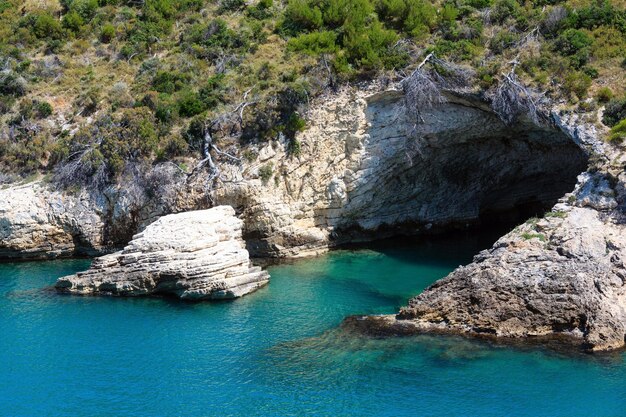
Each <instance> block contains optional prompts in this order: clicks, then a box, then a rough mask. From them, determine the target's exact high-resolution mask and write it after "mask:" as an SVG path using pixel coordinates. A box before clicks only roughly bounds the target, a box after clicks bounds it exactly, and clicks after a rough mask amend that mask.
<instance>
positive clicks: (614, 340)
mask: <svg viewBox="0 0 626 417" xmlns="http://www.w3.org/2000/svg"><path fill="white" fill-rule="evenodd" d="M609 214H610V213H607V212H602V211H601V210H597V209H595V208H591V207H571V206H568V205H566V204H559V205H557V207H555V210H554V211H553V212H551V213H549V215H548V216H546V218H544V219H540V220H537V219H533V220H531V221H529V222H527V223H526V224H524V225H522V226H519V227H518V228H516V229H515V230H513V231H512V232H510V233H509V234H507V235H505V236H504V237H502V238H501V239H499V240H498V241H497V242H496V243H495V244H494V245H493V247H492V248H491V249H489V250H486V251H483V252H481V253H480V254H478V255H477V256H476V257H475V258H474V262H472V263H471V264H469V265H467V266H463V267H459V268H457V269H456V270H455V271H454V272H452V273H451V274H450V275H448V276H447V277H446V278H444V279H442V280H439V281H437V282H435V283H434V284H433V285H431V286H430V287H429V288H427V289H426V290H424V292H423V293H421V294H420V295H418V296H416V297H415V298H413V299H411V300H410V301H409V304H408V306H406V307H404V308H402V309H401V310H400V312H399V314H397V315H385V316H353V317H349V318H347V319H346V320H345V321H344V323H343V326H344V327H345V328H348V329H355V330H357V331H360V332H363V333H366V334H369V335H372V336H381V337H382V336H402V335H411V334H416V333H452V334H460V335H468V336H478V337H482V338H488V339H495V340H498V341H504V342H506V341H508V342H510V343H514V344H517V343H520V342H524V343H535V342H537V343H541V344H550V342H552V341H558V342H559V343H560V344H563V345H565V344H571V345H573V346H576V347H578V348H580V349H582V350H585V351H605V350H612V349H618V348H623V347H624V338H625V335H626V267H625V264H624V261H625V260H626V227H624V225H623V224H621V221H619V222H616V221H614V220H612V218H611V216H610V215H609Z"/></svg>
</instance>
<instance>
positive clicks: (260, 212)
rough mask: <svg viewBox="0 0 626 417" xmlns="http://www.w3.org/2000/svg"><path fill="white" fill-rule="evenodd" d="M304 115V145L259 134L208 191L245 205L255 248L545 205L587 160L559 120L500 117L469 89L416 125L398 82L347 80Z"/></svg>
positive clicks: (260, 251)
mask: <svg viewBox="0 0 626 417" xmlns="http://www.w3.org/2000/svg"><path fill="white" fill-rule="evenodd" d="M309 116H310V123H311V126H310V127H309V128H308V129H307V131H305V132H304V133H303V134H302V135H301V136H300V137H299V139H300V140H301V143H302V156H300V157H290V156H289V155H287V153H286V146H285V144H282V143H279V142H275V143H270V144H267V145H265V147H262V148H260V149H259V152H258V153H259V156H258V159H257V161H256V162H255V163H252V164H249V165H246V166H245V167H244V169H243V171H240V170H238V169H233V170H231V171H229V172H228V180H227V181H226V182H225V183H224V184H223V186H222V187H220V188H219V189H217V190H216V191H215V192H214V199H215V200H216V201H218V202H219V203H221V204H230V205H233V206H234V207H237V208H238V210H239V211H240V212H241V213H242V218H243V219H244V221H245V228H244V236H245V237H246V240H247V241H248V247H249V249H250V250H251V252H252V253H253V254H255V255H263V256H265V255H273V256H295V255H301V254H308V253H311V252H316V251H319V250H323V249H324V248H326V247H328V246H329V245H330V246H332V245H336V244H341V243H344V242H347V241H354V240H362V239H372V238H380V237H382V236H385V235H387V236H391V235H394V234H398V233H402V234H414V233H421V232H431V231H434V230H439V229H444V228H449V227H464V226H465V225H467V224H470V223H475V222H477V221H479V220H480V219H481V218H483V217H485V216H493V215H494V214H496V215H497V214H498V213H503V212H507V211H510V210H511V209H515V208H517V209H521V210H524V209H525V208H526V209H528V208H531V207H532V206H536V205H539V206H544V207H550V206H551V205H552V204H554V203H555V202H556V200H557V199H558V198H559V197H561V196H562V195H563V194H564V193H565V192H567V191H571V188H572V187H573V184H574V183H575V177H576V175H577V174H579V173H580V172H582V171H584V170H585V167H586V159H587V156H586V153H585V152H584V151H583V149H582V148H581V147H580V146H578V145H577V144H576V143H575V142H574V141H573V140H572V139H571V137H570V136H569V135H568V134H567V133H565V132H564V131H563V130H561V129H559V128H558V127H556V126H537V125H534V124H532V123H530V122H524V121H521V122H519V123H517V124H515V125H513V126H506V125H504V124H503V123H502V122H501V121H500V120H499V119H498V118H497V117H496V115H495V114H493V112H492V111H490V109H489V108H488V107H487V106H486V105H485V104H484V103H482V102H481V101H480V100H479V99H478V98H477V97H472V96H459V95H449V96H448V98H447V101H446V102H445V103H442V104H440V105H437V106H435V107H433V108H430V109H425V110H423V111H422V112H421V116H422V119H423V123H419V124H417V125H414V124H412V123H410V122H409V119H408V118H407V111H406V108H405V103H404V99H403V95H402V93H401V92H399V91H396V90H388V91H384V92H371V91H364V90H358V91H356V90H344V91H342V92H340V93H339V94H338V95H336V96H335V97H333V98H332V99H326V100H324V101H323V104H320V105H318V106H316V107H314V110H313V111H312V113H311V114H310V115H309ZM267 166H271V167H272V168H273V172H274V176H273V177H272V178H271V179H270V180H269V181H268V182H267V183H266V184H263V183H262V181H261V180H260V179H258V178H257V179H255V178H254V177H255V175H257V172H258V170H259V168H261V167H267Z"/></svg>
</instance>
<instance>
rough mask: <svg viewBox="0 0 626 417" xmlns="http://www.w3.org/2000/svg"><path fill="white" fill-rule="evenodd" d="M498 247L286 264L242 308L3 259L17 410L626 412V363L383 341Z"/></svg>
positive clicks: (1, 296) (1, 344)
mask: <svg viewBox="0 0 626 417" xmlns="http://www.w3.org/2000/svg"><path fill="white" fill-rule="evenodd" d="M486 246H488V242H484V241H482V242H481V241H477V240H476V239H473V240H472V239H467V238H448V239H440V240H436V241H434V242H431V243H420V244H412V245H394V244H386V245H383V246H378V247H375V248H374V249H368V250H354V251H336V252H332V253H330V254H327V255H324V256H321V257H318V258H315V259H306V260H300V261H297V262H293V263H290V264H283V265H278V266H273V267H271V268H270V272H271V274H272V280H271V283H270V285H269V286H266V287H265V288H263V289H261V290H260V291H258V292H256V293H253V294H250V295H248V296H246V297H244V298H242V299H239V300H235V301H232V302H218V303H184V302H179V301H176V300H171V299H149V298H135V299H123V298H106V297H105V298H97V297H72V296H60V295H57V294H55V293H54V292H53V291H50V290H49V289H47V288H49V286H50V285H52V284H53V283H54V281H55V279H56V278H57V277H58V276H61V275H65V274H69V273H72V272H74V271H77V270H82V269H85V268H86V267H87V266H88V264H89V261H85V260H72V261H52V262H31V263H18V264H0V415H2V416H66V415H67V416H119V415H125V416H179V415H194V416H214V415H215V416H228V415H232V416H257V415H270V416H304V415H311V416H467V415H477V416H504V415H506V416H623V415H625V414H626V386H625V384H624V380H625V377H626V360H625V359H626V358H625V357H624V355H623V354H622V353H616V354H612V355H600V356H598V355H596V356H589V355H563V354H557V353H554V352H549V351H543V350H541V349H537V348H533V349H530V348H529V349H523V350H521V349H513V348H507V347H502V346H493V345H490V344H486V343H482V342H476V341H472V340H468V339H463V338H455V337H434V336H418V337H411V338H392V339H386V340H376V339H368V338H362V337H356V336H354V335H349V334H346V333H343V332H342V331H341V330H340V329H338V327H337V326H338V325H339V324H340V323H341V321H342V319H343V318H344V317H345V316H348V315H351V314H364V313H391V312H394V311H396V310H397V308H398V307H399V306H401V305H403V304H405V303H406V301H407V300H408V298H409V297H410V296H412V295H414V294H415V293H416V292H418V291H421V290H422V289H423V288H425V287H426V286H427V285H429V284H430V283H432V282H433V281H435V280H436V279H438V278H441V277H443V276H445V275H446V274H447V273H448V272H450V271H451V270H452V269H454V268H455V267H456V266H458V265H459V264H462V263H466V262H468V261H469V260H470V259H471V256H472V255H473V254H475V253H476V252H477V250H478V249H480V248H482V247H486Z"/></svg>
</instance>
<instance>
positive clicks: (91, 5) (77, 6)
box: [70, 0, 98, 22]
mask: <svg viewBox="0 0 626 417" xmlns="http://www.w3.org/2000/svg"><path fill="white" fill-rule="evenodd" d="M70 10H71V11H75V12H76V13H78V14H79V15H80V17H82V18H83V19H84V20H85V21H87V22H88V21H90V20H91V19H93V17H94V16H95V14H96V10H98V0H73V1H72V4H71V5H70Z"/></svg>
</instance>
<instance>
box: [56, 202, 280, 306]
mask: <svg viewBox="0 0 626 417" xmlns="http://www.w3.org/2000/svg"><path fill="white" fill-rule="evenodd" d="M242 226H243V222H242V221H241V220H239V219H238V218H237V217H235V210H234V209H233V208H232V207H230V206H219V207H214V208H211V209H209V210H199V211H190V212H185V213H179V214H171V215H167V216H164V217H161V218H160V219H159V220H157V221H155V222H154V223H152V224H150V225H149V226H148V227H147V228H146V229H145V230H144V231H143V232H142V233H139V234H137V235H135V236H133V239H132V240H131V241H130V243H129V244H128V245H127V246H126V247H125V248H124V249H123V250H122V251H120V252H116V253H113V254H110V255H105V256H101V257H99V258H96V259H95V260H94V262H93V264H92V266H91V267H90V268H89V269H88V270H87V271H84V272H79V273H77V274H75V275H70V276H66V277H62V278H59V279H58V280H57V283H56V285H55V287H56V289H57V290H58V291H59V292H61V293H69V294H79V295H120V296H145V295H155V294H170V295H175V296H177V297H179V298H181V299H185V300H214V299H230V298H237V297H241V296H243V295H245V294H248V293H250V292H253V291H255V290H257V289H258V288H260V287H262V286H263V285H265V284H267V283H268V282H269V274H268V273H267V272H266V271H263V270H262V269H261V268H260V267H256V266H253V265H252V263H251V261H250V258H249V254H248V251H247V250H246V248H245V244H244V241H243V239H242V234H241V230H242Z"/></svg>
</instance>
